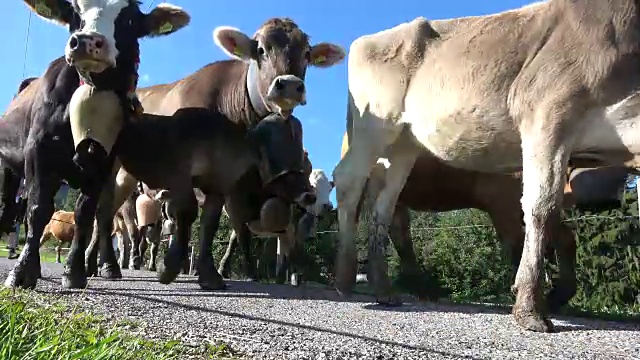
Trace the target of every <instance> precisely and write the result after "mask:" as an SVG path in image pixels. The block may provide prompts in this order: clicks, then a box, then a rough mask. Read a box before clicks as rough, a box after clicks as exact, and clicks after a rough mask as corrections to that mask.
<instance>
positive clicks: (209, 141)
mask: <svg viewBox="0 0 640 360" xmlns="http://www.w3.org/2000/svg"><path fill="white" fill-rule="evenodd" d="M24 2H25V3H26V4H27V6H28V7H29V8H30V9H31V11H33V12H35V13H36V14H38V15H39V16H40V17H42V18H45V19H47V20H50V21H53V22H54V23H57V24H59V25H62V26H66V27H68V29H69V33H70V36H69V39H68V41H67V43H66V44H65V46H64V55H63V56H61V57H59V58H57V59H54V60H53V61H52V62H51V63H50V64H49V66H48V67H47V69H46V70H45V72H44V74H42V75H41V76H40V77H38V78H32V79H27V80H25V81H24V82H23V83H22V84H21V85H20V88H19V93H18V95H17V96H16V98H15V99H14V100H13V101H12V102H11V103H10V105H9V107H8V109H7V111H6V112H5V114H4V116H3V118H2V121H0V160H1V161H2V167H3V168H4V185H3V198H2V199H3V205H4V211H3V213H2V217H0V232H4V233H7V232H9V231H11V227H12V224H13V222H14V221H15V216H16V209H15V202H14V201H13V199H14V198H15V195H16V192H17V189H18V186H19V184H20V181H21V179H22V178H23V177H24V178H25V179H26V194H27V195H26V196H27V198H28V200H27V201H28V205H27V215H26V225H27V228H28V232H27V239H26V245H25V247H24V248H23V250H22V252H21V254H20V257H19V259H18V261H17V263H16V264H15V266H14V268H13V269H12V271H11V272H10V274H9V275H8V277H7V279H6V281H5V285H6V286H9V287H24V288H32V287H34V286H35V285H36V282H37V278H38V277H39V276H40V257H39V245H40V239H41V238H42V239H44V238H43V236H47V234H46V233H48V232H52V230H51V229H52V227H54V225H55V224H54V223H55V222H56V221H55V220H56V219H57V217H60V216H62V215H63V214H61V213H56V214H55V215H54V206H53V198H54V195H55V193H56V191H57V190H58V188H59V187H60V185H61V183H62V182H66V183H67V184H68V185H69V186H71V187H73V188H77V189H80V191H81V195H80V197H79V199H78V201H77V203H76V207H75V211H74V214H73V215H71V214H69V213H67V214H64V215H65V216H66V217H65V219H66V220H65V221H64V222H63V221H57V222H58V223H64V224H67V225H70V224H73V226H71V227H69V226H67V230H66V231H67V235H66V236H67V237H68V238H69V237H70V238H72V246H71V250H70V252H69V255H68V257H67V260H66V262H67V266H66V268H65V271H64V273H63V278H62V280H63V281H62V286H64V287H66V288H82V287H85V286H86V284H87V276H93V275H98V276H101V277H104V278H107V279H116V278H120V277H122V274H121V272H120V265H123V266H126V264H127V265H129V266H131V267H133V268H136V269H137V268H139V267H140V264H141V256H142V255H143V254H144V251H145V248H146V246H147V244H149V245H151V247H152V251H151V254H152V255H151V259H150V260H151V262H150V267H151V268H155V262H156V260H155V256H156V253H157V243H158V236H159V227H160V226H161V225H160V221H161V219H162V218H163V216H161V215H160V213H161V212H164V217H166V218H169V219H170V220H171V221H172V222H173V223H174V224H175V235H176V238H175V241H172V242H171V244H170V246H169V249H168V251H167V254H166V255H165V257H164V267H163V269H162V270H161V271H160V272H159V279H160V281H161V282H162V283H170V282H172V281H173V280H175V278H176V277H177V276H178V274H179V273H180V271H181V269H182V268H183V264H184V261H185V259H186V258H187V249H188V243H189V240H190V232H191V230H190V229H191V225H192V223H193V222H194V220H195V219H196V217H197V214H198V208H199V207H200V208H202V214H201V225H200V233H199V236H198V241H199V243H198V246H199V249H200V254H202V256H199V258H198V260H197V266H196V267H197V271H198V282H199V284H200V286H201V287H202V288H203V289H221V288H224V286H225V284H224V281H223V278H222V276H221V274H220V273H221V272H222V270H221V269H222V268H223V266H221V268H220V269H217V268H216V266H215V261H214V260H213V259H212V258H211V256H207V254H211V249H212V241H213V238H214V236H215V234H216V232H217V230H218V225H219V221H220V217H221V216H222V214H223V212H224V213H226V214H227V216H228V217H229V221H230V224H231V226H232V228H233V234H232V239H231V241H230V245H229V246H232V244H233V242H234V241H236V240H237V241H238V243H239V244H240V246H241V248H242V249H243V254H244V257H245V260H246V269H245V271H246V274H247V276H248V277H252V278H255V277H256V273H255V267H254V264H255V262H254V261H253V260H252V256H251V253H250V251H249V246H248V243H249V241H250V239H251V237H252V236H254V235H257V236H277V237H278V240H279V242H278V248H279V250H278V253H279V254H280V256H279V267H278V271H282V270H283V269H285V268H286V267H287V266H291V267H293V269H292V271H293V272H294V273H295V272H297V270H296V267H298V266H300V265H301V264H297V260H296V259H297V258H299V256H297V255H296V254H299V251H301V246H300V245H301V244H302V242H303V241H304V240H305V239H307V238H308V237H310V236H313V233H314V229H315V224H316V218H317V217H318V216H322V213H323V212H324V211H326V210H329V209H330V207H329V206H328V204H329V193H330V192H331V190H332V188H333V186H334V181H335V188H336V196H337V202H338V204H337V210H338V221H339V246H338V253H337V262H336V269H335V286H336V289H337V290H338V291H339V292H340V293H341V294H343V295H345V296H347V297H348V296H349V295H350V293H351V291H352V288H353V286H354V284H355V281H356V268H357V261H356V250H355V249H356V247H355V231H356V225H357V222H358V217H359V213H360V212H361V208H362V206H363V201H364V200H365V198H368V199H369V201H367V202H366V203H367V204H370V209H368V210H370V211H371V214H372V217H371V218H372V222H371V225H370V227H369V238H368V244H369V254H368V260H369V261H368V274H369V276H368V280H369V282H370V283H371V285H372V286H373V288H374V289H375V292H376V299H377V301H378V302H379V303H383V304H389V305H399V301H398V299H399V298H398V296H397V294H396V293H395V292H394V291H393V289H392V287H391V282H390V280H389V278H388V274H387V264H386V260H385V257H384V251H385V249H386V246H387V243H388V239H389V237H390V238H391V239H392V241H393V243H394V246H395V247H396V249H397V251H398V254H399V256H400V258H401V267H402V274H403V276H407V277H409V278H410V279H413V281H419V280H418V279H420V271H421V270H420V267H419V266H418V264H417V261H416V257H415V254H414V251H413V246H412V244H411V239H410V237H409V225H410V224H409V209H413V210H417V211H447V210H454V209H462V208H478V209H481V210H484V211H487V212H488V213H489V215H490V217H491V219H492V221H493V223H494V225H495V227H496V231H497V233H498V236H499V238H500V240H501V241H502V242H503V243H504V245H505V246H506V247H507V248H508V253H509V254H511V260H512V263H513V266H514V269H517V275H516V279H515V284H514V286H513V291H514V292H516V294H517V296H516V303H515V305H514V307H513V315H514V317H515V319H516V321H517V323H518V324H519V325H520V326H522V327H523V328H526V329H529V330H533V331H540V332H542V331H545V332H546V331H552V329H553V325H552V323H551V321H550V320H549V317H548V313H549V311H553V310H555V309H557V308H558V307H560V306H562V305H564V304H566V303H567V302H568V301H569V300H570V299H571V297H572V296H573V295H574V293H575V291H576V279H575V251H576V245H575V239H574V237H573V233H572V231H571V229H569V228H567V227H566V225H565V224H563V223H562V222H561V221H560V219H561V213H562V209H563V208H566V207H570V206H591V207H603V206H619V205H620V193H621V190H622V189H623V188H624V184H625V181H626V178H627V175H628V173H630V172H635V171H636V170H635V168H637V167H638V165H637V162H636V157H635V156H636V155H637V154H640V147H639V145H638V144H640V142H639V141H638V140H637V139H638V137H639V136H640V133H638V130H637V129H638V128H639V127H638V122H639V121H640V118H639V117H638V114H640V101H638V100H639V99H640V96H639V95H640V93H638V92H637V89H638V87H640V71H639V69H640V35H639V34H640V4H638V3H637V1H635V0H599V1H597V2H596V1H590V0H547V1H543V2H537V3H533V4H530V5H527V6H524V7H522V8H519V9H514V10H509V11H504V12H501V13H497V14H492V15H484V16H469V17H462V18H456V19H447V20H434V21H428V20H426V19H425V18H422V17H418V18H416V19H415V20H413V21H410V22H407V23H403V24H400V25H397V26H395V27H392V28H390V29H386V30H383V31H381V32H378V33H375V34H370V35H364V36H361V37H360V38H358V39H356V40H355V41H354V42H353V43H352V44H351V46H350V49H349V58H348V64H347V68H348V94H349V95H348V105H347V126H346V132H345V133H344V139H343V144H342V159H341V161H340V162H339V164H338V165H337V166H336V168H335V170H334V171H333V181H330V180H329V178H328V177H327V176H326V174H325V173H324V172H323V171H322V170H319V169H313V168H312V166H311V163H310V161H309V158H308V155H307V153H306V151H305V150H304V148H303V142H302V125H301V122H300V121H299V120H298V119H297V118H296V117H295V116H293V112H294V110H295V108H296V107H297V106H299V105H305V104H306V91H307V89H306V87H305V75H306V71H307V69H308V67H309V66H313V67H318V68H327V67H330V66H333V65H335V64H338V63H340V62H341V61H342V60H343V59H344V58H345V56H346V51H345V50H344V49H343V48H342V47H341V46H339V45H336V44H331V43H319V44H315V45H311V44H310V43H309V37H308V35H307V34H306V33H305V32H303V31H302V29H300V28H299V27H298V25H297V24H296V23H295V22H294V21H293V20H291V19H289V18H271V19H268V20H267V21H266V22H265V23H264V24H263V25H262V26H261V27H260V28H259V29H258V30H257V31H256V32H255V33H254V35H253V36H251V37H250V36H248V35H246V34H244V33H243V32H241V31H240V30H238V29H236V28H233V27H228V26H219V27H217V28H216V29H215V30H214V32H213V38H214V41H215V43H216V44H217V45H218V46H219V47H220V48H221V49H223V50H224V51H225V53H226V54H228V56H229V57H230V59H228V60H221V61H216V62H213V63H211V64H208V65H205V66H204V67H202V68H201V69H199V70H198V71H196V72H195V73H193V74H191V75H189V76H187V77H185V78H184V79H181V80H178V81H176V82H174V83H171V84H162V85H156V86H151V87H147V88H137V78H138V74H137V68H138V63H139V59H140V57H141V56H142V54H140V52H139V44H138V40H139V38H142V37H159V36H167V35H169V34H172V33H174V32H176V31H178V30H180V29H181V28H183V27H185V26H187V25H188V24H189V22H190V15H189V14H188V13H187V12H186V11H184V10H183V9H180V8H178V7H175V6H173V5H169V4H160V5H158V6H156V7H155V8H154V9H153V10H152V11H151V12H149V13H143V12H142V11H141V10H140V4H139V2H137V1H134V0H71V2H68V1H66V0H65V1H59V0H24ZM61 45H62V44H61ZM61 50H62V46H61ZM161 202H162V203H164V204H165V206H161V205H160V203H161ZM367 207H369V206H367ZM52 216H53V219H52ZM47 224H49V225H47ZM45 228H46V230H45ZM114 232H115V233H116V234H117V233H118V232H121V233H124V232H126V233H127V234H129V238H130V239H131V241H130V242H131V246H130V247H129V246H123V248H122V250H123V251H121V252H120V253H121V257H120V259H116V256H115V252H114V249H113V247H112V246H111V241H110V240H111V235H112V233H114ZM61 236H62V235H61ZM89 240H90V241H89ZM125 248H128V249H129V250H127V249H125ZM98 252H99V253H100V257H99V262H98ZM554 252H555V254H557V255H558V258H559V269H560V276H559V278H558V279H556V280H555V282H554V284H553V288H552V290H551V291H550V293H548V294H546V295H545V294H543V293H542V285H541V282H542V279H541V277H542V276H541V274H542V263H543V260H544V257H545V255H546V256H549V255H552V254H553V253H554ZM295 282H297V281H295ZM418 288H419V289H418V294H419V295H425V296H426V295H428V291H429V289H428V288H424V287H418ZM545 298H546V301H545Z"/></svg>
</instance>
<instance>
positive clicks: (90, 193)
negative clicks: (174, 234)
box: [0, 0, 190, 288]
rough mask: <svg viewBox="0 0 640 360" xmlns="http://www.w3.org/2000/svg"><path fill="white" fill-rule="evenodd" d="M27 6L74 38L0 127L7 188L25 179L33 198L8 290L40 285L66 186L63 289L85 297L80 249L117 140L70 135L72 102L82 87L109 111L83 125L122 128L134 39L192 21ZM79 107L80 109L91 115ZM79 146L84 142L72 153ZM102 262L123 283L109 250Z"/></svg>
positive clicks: (99, 8) (165, 10)
mask: <svg viewBox="0 0 640 360" xmlns="http://www.w3.org/2000/svg"><path fill="white" fill-rule="evenodd" d="M24 1H25V3H26V4H27V6H28V7H29V8H30V9H31V10H32V11H33V12H35V13H36V14H38V15H39V16H40V17H42V18H45V19H47V20H50V21H52V22H54V23H56V24H59V25H62V26H65V27H68V29H69V33H70V36H69V40H68V41H67V43H66V45H65V46H64V56H61V57H60V58H58V59H55V60H54V61H52V62H51V63H50V64H49V66H48V67H47V69H46V71H45V72H44V74H43V75H42V76H40V77H39V78H38V79H36V80H34V81H33V82H31V84H29V85H28V86H27V87H26V88H25V89H24V90H23V91H22V92H21V93H20V94H19V95H18V96H17V97H16V98H15V99H14V100H13V101H12V102H11V104H10V105H9V108H8V109H7V111H6V113H5V116H4V117H3V119H2V121H1V122H0V160H1V161H2V164H3V166H5V167H7V168H10V169H11V171H5V174H8V176H9V177H10V179H7V178H6V177H7V175H5V182H7V180H9V181H10V182H12V183H13V182H15V181H16V179H18V181H19V178H20V177H21V176H23V175H24V176H25V178H26V189H27V194H28V195H27V197H28V205H27V206H28V210H27V223H28V228H29V232H28V234H27V244H26V246H25V247H24V249H23V250H22V253H21V254H20V258H19V259H18V262H17V263H16V265H15V267H14V268H13V269H12V271H11V272H10V273H9V276H8V277H7V279H6V281H5V285H6V286H10V287H25V288H32V287H34V286H35V285H36V280H37V277H38V274H39V268H40V256H39V251H38V245H39V240H40V237H41V235H42V231H43V229H44V227H45V225H46V224H47V222H48V221H49V219H50V218H51V215H52V214H53V211H54V206H53V198H54V195H55V193H56V191H57V189H58V187H59V186H60V183H61V180H62V179H65V180H67V182H68V183H69V185H70V186H71V187H73V188H80V189H81V190H82V193H83V194H82V195H81V196H80V198H79V199H78V201H77V202H76V211H75V223H76V226H77V230H76V232H75V235H74V239H73V243H72V246H71V251H70V253H69V256H68V257H67V269H66V270H65V273H64V275H63V286H64V287H69V288H80V287H84V286H85V285H86V272H85V260H84V250H85V248H86V242H87V236H88V235H89V234H91V231H92V224H93V219H94V216H95V212H96V208H97V202H98V196H99V195H100V192H101V189H102V186H103V182H102V181H100V180H102V179H104V178H105V176H104V174H105V172H110V171H111V169H112V167H113V165H112V164H113V162H114V159H113V156H112V154H111V153H110V145H113V142H114V141H115V140H113V139H112V140H110V141H107V142H105V141H103V140H104V139H101V136H100V135H101V134H100V132H99V131H98V133H97V134H96V133H91V131H85V132H84V133H82V134H81V135H82V136H80V137H78V136H75V135H76V134H73V135H72V126H70V124H71V120H70V118H71V117H72V116H73V115H74V111H75V110H73V106H70V102H71V101H72V97H73V96H74V93H78V91H76V90H78V89H79V88H80V86H81V82H84V83H86V85H84V86H91V88H92V90H91V92H92V93H95V94H96V95H98V96H96V97H99V98H102V99H101V100H104V102H103V103H104V105H103V106H97V104H92V105H93V106H94V108H93V109H92V110H93V112H92V113H91V116H88V117H86V116H85V117H86V118H87V119H88V120H87V121H94V122H99V121H101V118H104V117H105V116H112V117H113V116H116V115H118V114H120V115H121V117H122V118H124V119H125V120H126V114H128V112H129V109H130V107H131V105H132V99H131V97H130V94H131V93H132V91H133V90H135V84H136V80H137V66H138V62H139V56H140V54H139V44H138V39H140V38H142V37H147V36H149V37H153V36H160V35H168V34H171V33H173V32H175V31H177V30H179V29H181V28H182V27H184V26H186V25H187V24H188V23H189V21H190V17H189V15H188V14H187V13H186V12H185V11H183V10H181V9H179V8H177V7H175V6H172V5H168V4H160V5H158V6H157V7H156V8H155V9H153V11H151V12H150V13H148V14H145V13H143V12H142V11H141V10H140V3H139V2H137V1H134V0H72V1H71V2H68V1H66V0H24ZM132 87H133V88H132ZM81 100H82V99H80V101H79V107H80V108H81V110H82V111H85V112H86V109H82V105H83V104H84V103H83V102H82V101H81ZM75 115H78V114H75ZM81 115H82V114H81ZM84 115H86V114H84ZM81 122H82V121H81ZM85 125H86V124H85ZM77 130H78V129H77V128H74V131H77ZM80 130H82V129H80ZM85 130H88V129H85ZM89 130H90V129H89ZM75 139H80V140H81V141H77V143H75V146H74V140H75ZM109 142H110V144H109ZM105 144H106V146H105ZM9 188H12V187H9ZM5 189H7V187H6V186H5ZM8 195H9V196H8V198H13V196H14V195H12V194H8ZM5 197H7V194H5ZM10 204H11V203H10V202H9V203H8V204H5V206H10ZM1 223H2V221H0V224H1ZM109 226H110V225H109ZM101 261H102V262H103V264H104V267H103V270H104V272H103V273H102V275H103V276H105V277H109V278H118V277H121V276H122V275H121V274H120V268H119V267H118V264H117V261H116V258H115V254H114V251H113V248H112V247H111V246H103V247H102V248H101Z"/></svg>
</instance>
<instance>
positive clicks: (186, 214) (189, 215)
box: [158, 187, 205, 284]
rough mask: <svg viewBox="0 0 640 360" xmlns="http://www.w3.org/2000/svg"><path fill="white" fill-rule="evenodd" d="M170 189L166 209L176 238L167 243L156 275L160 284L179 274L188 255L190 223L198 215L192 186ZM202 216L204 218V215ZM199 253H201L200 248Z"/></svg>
mask: <svg viewBox="0 0 640 360" xmlns="http://www.w3.org/2000/svg"><path fill="white" fill-rule="evenodd" d="M170 191H171V199H169V200H167V201H168V204H167V209H168V212H169V215H170V216H171V218H173V219H175V221H176V239H175V240H174V241H172V242H171V245H169V250H168V251H167V254H166V256H165V257H164V269H163V270H162V271H161V272H160V273H159V275H158V279H159V281H160V282H161V283H162V284H170V283H171V282H173V281H174V280H175V279H176V278H177V277H178V275H179V274H180V271H181V270H182V267H183V265H184V262H185V260H186V259H187V258H188V256H189V239H190V238H191V225H192V224H193V222H194V221H195V220H196V217H197V216H198V202H197V200H196V197H195V195H194V194H193V188H191V187H190V188H188V189H180V190H178V191H174V190H170ZM202 218H203V219H205V218H204V216H203V217H202ZM200 226H202V225H200ZM200 253H201V254H202V249H201V250H200ZM200 272H202V271H200Z"/></svg>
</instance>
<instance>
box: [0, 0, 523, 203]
mask: <svg viewBox="0 0 640 360" xmlns="http://www.w3.org/2000/svg"><path fill="white" fill-rule="evenodd" d="M159 2H162V0H159V1H156V2H153V6H156V5H157V4H158V3H159ZM169 2H170V3H172V4H174V5H178V6H180V7H182V8H183V9H185V10H186V11H188V12H189V13H190V14H191V23H190V24H189V25H188V26H187V27H186V28H184V29H182V30H180V31H179V32H177V33H175V34H172V35H169V36H167V37H162V38H154V39H143V40H142V41H141V52H142V55H141V64H140V84H139V86H140V87H145V86H150V85H155V84H161V83H167V82H173V81H175V80H178V79H180V78H183V77H185V76H187V75H189V74H191V73H193V72H195V71H196V70H198V69H199V68H201V67H202V66H204V65H206V64H208V63H210V62H213V61H216V60H220V59H225V58H227V56H226V55H225V54H224V53H223V52H222V50H220V49H219V48H218V47H217V46H216V45H215V44H214V42H213V38H212V31H213V29H214V28H215V27H216V26H219V25H229V26H234V27H237V28H239V29H240V30H242V31H244V32H245V33H246V34H248V35H249V36H251V35H252V34H253V32H254V31H255V30H256V29H257V28H258V26H260V25H261V24H262V23H263V22H264V21H265V20H266V19H268V18H270V17H276V16H288V17H291V18H292V19H294V20H295V21H296V22H297V23H298V25H299V26H300V27H301V28H302V29H303V30H304V31H305V32H307V33H308V34H309V35H310V36H311V42H312V43H318V42H324V41H327V42H333V43H336V44H339V45H341V46H343V47H344V48H345V49H346V50H347V51H348V49H349V46H350V44H351V42H352V41H353V40H355V39H356V38H358V37H359V36H362V35H365V34H370V33H375V32H378V31H381V30H384V29H387V28H390V27H393V26H395V25H397V24H399V23H402V22H406V21H411V20H413V19H414V18H416V17H418V16H424V17H426V18H427V19H443V18H451V17H459V16H467V15H482V14H489V13H494V12H498V11H502V10H506V9H510V8H515V7H519V6H522V5H524V4H527V3H530V2H532V1H530V0H503V1H478V0H453V1H424V0H409V1H399V2H397V3H396V2H394V1H379V0H323V1H316V2H314V1H305V0H296V1H293V0H249V1H231V0H173V1H169ZM151 3H152V2H151V1H149V0H146V1H144V3H143V5H142V9H143V10H144V11H145V12H147V11H148V10H147V9H148V6H149V4H151ZM3 9H4V11H5V16H3V21H2V23H0V33H1V34H4V35H3V39H2V43H3V44H2V45H3V47H4V49H5V54H4V55H3V56H2V58H3V60H2V62H3V66H2V67H0V79H2V82H0V106H1V107H2V110H0V112H3V111H4V109H6V107H7V105H8V103H9V102H10V101H11V98H12V97H13V95H14V93H15V91H16V90H17V88H18V84H19V83H20V81H21V80H22V79H23V78H25V77H29V76H39V75H40V74H42V72H43V71H44V70H45V68H46V67H47V65H48V64H49V63H50V62H51V61H52V60H53V59H55V58H57V57H58V56H61V55H62V54H63V51H64V45H65V44H66V41H67V38H68V33H67V30H66V28H63V27H60V26H58V25H55V24H53V23H50V22H47V21H44V20H42V19H40V18H39V17H37V16H35V15H33V16H32V18H31V27H30V30H29V32H30V34H29V39H28V40H29V41H28V44H27V56H26V62H25V61H24V54H25V42H26V39H27V24H28V21H29V13H30V11H29V10H28V9H27V7H26V6H25V5H24V3H23V2H22V1H21V0H4V1H3ZM23 68H24V75H23ZM306 82H307V102H308V103H307V105H306V106H303V107H300V108H298V109H297V110H296V116H297V117H298V118H299V119H300V120H301V121H302V123H303V126H304V143H305V147H306V148H307V149H308V150H309V155H310V157H311V161H312V162H313V165H314V168H321V169H324V170H325V171H326V172H327V174H328V175H329V176H330V177H331V172H332V171H333V168H334V167H335V165H336V164H337V163H338V161H339V160H340V145H341V142H342V135H343V133H344V130H345V110H346V99H347V67H346V61H344V62H343V63H341V64H339V65H335V66H333V67H332V68H329V69H319V68H312V69H310V70H309V71H308V72H307V79H306ZM331 199H332V201H333V202H334V204H335V191H334V192H333V194H332V196H331Z"/></svg>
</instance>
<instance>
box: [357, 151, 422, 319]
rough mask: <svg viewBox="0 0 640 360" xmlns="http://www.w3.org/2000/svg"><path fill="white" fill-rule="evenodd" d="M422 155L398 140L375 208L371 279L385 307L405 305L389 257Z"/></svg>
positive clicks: (371, 247) (370, 262)
mask: <svg viewBox="0 0 640 360" xmlns="http://www.w3.org/2000/svg"><path fill="white" fill-rule="evenodd" d="M419 153H420V149H419V148H418V147H417V146H415V145H414V144H413V143H412V142H411V141H410V139H404V138H399V139H398V141H397V142H396V143H395V144H394V146H393V148H392V150H391V151H390V152H389V158H388V161H389V167H388V168H387V170H386V173H385V180H384V185H383V187H382V191H380V193H379V194H378V197H377V199H376V201H375V205H374V208H373V216H372V222H371V223H370V226H369V242H368V243H369V272H368V275H369V276H368V279H369V281H370V282H371V283H372V284H373V287H374V289H375V292H376V301H377V302H378V303H380V304H384V305H392V306H393V305H400V304H401V303H402V302H401V300H400V299H399V298H398V296H397V295H396V294H395V293H394V291H393V289H392V286H391V279H389V274H388V264H387V260H386V257H385V255H386V250H387V245H388V243H389V227H390V225H391V220H392V216H393V212H394V210H395V207H396V203H397V202H398V197H399V196H400V192H402V188H403V187H404V184H405V182H406V181H407V178H408V177H409V174H410V173H411V169H413V164H414V163H415V161H416V159H417V157H418V154H419Z"/></svg>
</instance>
